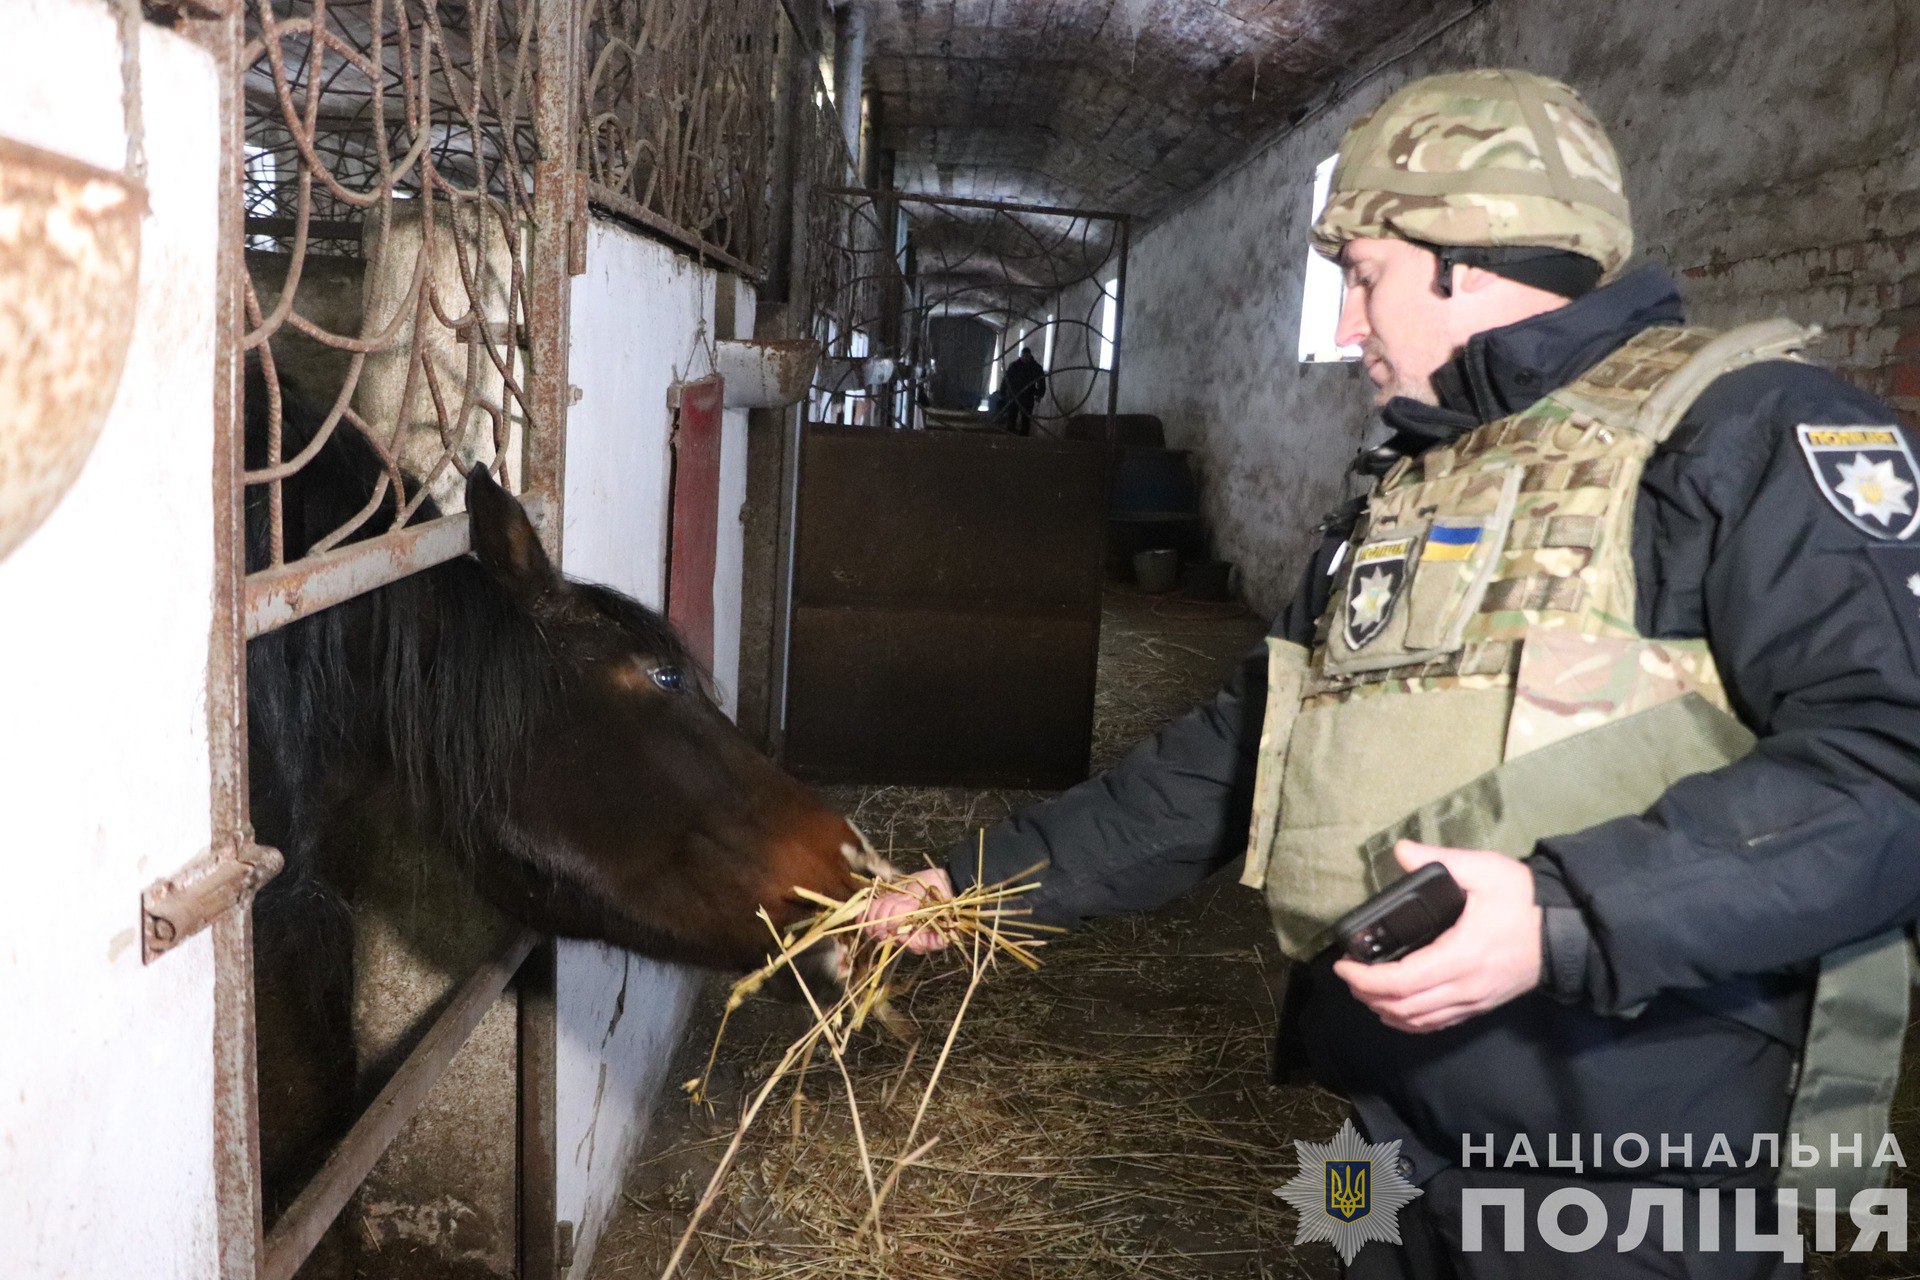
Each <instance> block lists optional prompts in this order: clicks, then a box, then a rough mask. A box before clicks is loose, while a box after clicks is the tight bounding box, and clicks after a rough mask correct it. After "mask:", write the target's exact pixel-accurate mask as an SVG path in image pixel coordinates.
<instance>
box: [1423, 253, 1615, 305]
mask: <svg viewBox="0 0 1920 1280" xmlns="http://www.w3.org/2000/svg"><path fill="white" fill-rule="evenodd" d="M1413 243H1414V244H1417V245H1419V246H1420V247H1421V248H1422V249H1425V250H1426V251H1427V252H1429V253H1431V254H1432V255H1433V256H1434V258H1435V260H1436V261H1437V262H1438V263H1439V264H1440V273H1439V275H1438V277H1437V278H1436V279H1435V280H1434V282H1433V288H1434V292H1436V293H1438V294H1439V295H1440V296H1441V297H1443V298H1451V297H1452V296H1453V269H1454V268H1455V267H1456V266H1465V267H1479V268H1480V269H1481V270H1482V271H1491V272H1492V273H1493V274H1495V275H1497V276H1503V277H1505V278H1506V279H1508V280H1512V281H1515V282H1516V283H1519V284H1524V285H1531V286H1532V287H1534V288H1536V289H1545V290H1546V291H1547V292H1548V293H1557V294H1559V295H1560V296H1561V297H1563V298H1578V297H1581V296H1582V295H1584V294H1588V293H1591V292H1593V288H1594V286H1595V285H1597V284H1599V283H1600V277H1601V275H1602V274H1604V272H1603V269H1602V267H1601V266H1600V263H1599V262H1598V261H1596V260H1595V259H1593V258H1589V257H1587V256H1586V255H1585V254H1584V253H1575V252H1573V251H1572V250H1571V249H1550V248H1545V247H1542V246H1537V245H1478V244H1430V243H1428V242H1427V241H1424V240H1415V241H1413Z"/></svg>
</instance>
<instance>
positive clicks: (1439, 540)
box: [1420, 524, 1485, 561]
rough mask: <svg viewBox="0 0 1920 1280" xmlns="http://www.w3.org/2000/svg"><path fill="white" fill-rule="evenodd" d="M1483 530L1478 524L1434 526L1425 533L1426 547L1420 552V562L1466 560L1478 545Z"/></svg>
mask: <svg viewBox="0 0 1920 1280" xmlns="http://www.w3.org/2000/svg"><path fill="white" fill-rule="evenodd" d="M1484 529H1485V526H1484V525H1480V524H1436V525H1434V526H1433V528H1431V529H1429V530H1428V531H1427V545H1426V547H1425V549H1424V550H1422V551H1421V552H1420V559H1421V560H1422V561H1428V560H1466V559H1469V558H1470V557H1471V556H1472V555H1473V549H1474V548H1475V547H1477V546H1479V545H1480V535H1481V533H1482V531H1483V530H1484Z"/></svg>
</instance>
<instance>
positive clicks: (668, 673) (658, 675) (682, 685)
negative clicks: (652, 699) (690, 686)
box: [647, 667, 687, 693]
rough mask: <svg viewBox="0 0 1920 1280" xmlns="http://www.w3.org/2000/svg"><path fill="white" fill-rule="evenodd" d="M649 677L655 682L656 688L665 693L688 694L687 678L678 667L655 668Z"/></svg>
mask: <svg viewBox="0 0 1920 1280" xmlns="http://www.w3.org/2000/svg"><path fill="white" fill-rule="evenodd" d="M647 675H648V676H649V677H650V678H651V679H652V680H653V683H654V687H655V688H657V689H659V690H661V691H662V692H664V693H684V692H686V688H687V677H686V676H685V675H684V674H683V673H682V672H681V670H680V668H678V667H655V668H654V669H653V670H651V671H649V672H647Z"/></svg>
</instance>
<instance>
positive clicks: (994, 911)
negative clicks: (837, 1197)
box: [660, 873, 1053, 1280]
mask: <svg viewBox="0 0 1920 1280" xmlns="http://www.w3.org/2000/svg"><path fill="white" fill-rule="evenodd" d="M1027 874H1029V873H1022V874H1021V875H1020V876H1016V877H1014V878H1013V879H1012V880H1009V881H1003V882H1001V883H998V884H991V885H979V884H976V885H974V886H973V887H972V888H969V889H967V890H965V891H963V892H961V893H958V894H955V895H954V896H953V897H951V898H934V897H932V896H930V895H929V893H928V891H927V888H926V886H925V885H924V884H922V883H921V882H920V881H917V880H867V881H864V882H862V883H861V885H860V887H859V889H857V890H856V891H855V892H854V893H853V894H852V895H851V896H850V897H848V898H847V899H846V900H845V901H838V900H836V899H833V898H829V897H825V896H824V895H821V894H817V893H812V892H809V891H808V890H806V889H800V888H796V889H795V892H796V893H797V894H798V895H799V896H800V897H802V898H804V899H805V900H807V901H809V902H812V903H814V904H815V905H817V906H818V907H820V908H821V910H820V912H819V913H818V914H817V915H814V916H811V917H809V918H807V919H806V920H804V921H801V922H800V923H799V924H797V925H795V926H793V927H792V928H790V929H788V930H787V931H786V932H785V933H782V932H781V931H780V930H779V929H777V928H776V927H775V926H774V923H773V920H772V918H771V917H769V916H768V915H767V913H766V912H765V911H764V910H763V911H762V912H761V913H760V918H761V920H762V921H763V922H764V923H765V924H766V926H767V931H768V933H769V934H770V935H771V937H772V941H773V945H774V948H775V949H774V951H773V952H772V954H771V955H770V957H769V958H768V960H767V962H766V963H765V964H763V965H762V966H760V968H758V969H756V970H754V971H753V972H752V973H750V974H748V975H747V976H746V977H744V978H742V979H740V980H739V981H738V982H736V983H734V985H733V990H732V991H731V992H729V993H728V995H727V1004H726V1010H725V1012H724V1013H723V1014H722V1016H721V1020H720V1027H719V1030H718V1031H717V1032H716V1033H715V1034H714V1041H713V1049H712V1051H711V1052H709V1053H708V1055H707V1064H706V1068H705V1070H703V1071H702V1072H701V1074H700V1075H698V1076H696V1077H695V1078H693V1079H692V1080H689V1081H687V1082H686V1084H685V1085H683V1086H682V1088H684V1089H685V1090H686V1092H687V1093H688V1095H689V1096H690V1097H691V1098H692V1100H693V1101H694V1102H696V1103H703V1104H704V1103H705V1102H706V1101H707V1096H708V1086H709V1083H710V1081H711V1078H712V1075H713V1069H714V1063H715V1061H716V1059H717V1057H718V1055H719V1052H720V1043H721V1041H722V1039H723V1038H724V1037H725V1036H726V1031H727V1021H728V1019H729V1018H731V1016H732V1014H733V1012H734V1010H736V1009H738V1008H739V1007H740V1006H741V1005H742V1004H743V1003H745V1001H746V999H747V997H748V996H750V995H752V994H754V993H755V992H757V991H759V990H760V989H761V988H762V987H763V986H765V985H766V983H767V981H768V980H769V979H771V978H773V977H774V976H775V975H776V974H778V973H779V972H780V971H781V970H783V969H785V970H787V971H788V973H789V974H791V976H792V978H793V980H794V981H795V983H796V984H797V985H798V987H799V990H800V994H801V996H802V998H803V999H804V1000H805V1001H806V1003H807V1007H808V1008H809V1009H810V1010H811V1011H812V1013H813V1024H812V1025H811V1026H810V1027H809V1028H808V1029H807V1030H806V1031H805V1032H804V1033H803V1034H801V1035H800V1036H799V1038H797V1039H796V1040H794V1042H793V1043H792V1044H790V1045H788V1046H787V1049H786V1052H785V1053H784V1054H783V1055H782V1056H781V1058H780V1061H779V1062H778V1063H777V1064H776V1065H775V1066H774V1068H773V1070H772V1071H771V1072H770V1073H769V1074H768V1076H767V1078H766V1080H765V1081H764V1082H763V1083H762V1084H761V1086H760V1088H759V1089H758V1091H756V1092H755V1094H754V1095H753V1098H752V1100H751V1101H750V1102H749V1103H748V1104H747V1107H746V1110H745V1111H744V1112H743V1113H742V1115H741V1117H740V1123H739V1124H738V1125H737V1126H736V1127H735V1129H734V1133H733V1138H732V1140H731V1141H730V1142H729V1143H728V1145H727V1149H726V1151H725V1152H724V1153H723V1154H722V1155H721V1157H720V1162H719V1164H718V1165H717V1166H716V1167H715V1168H714V1171H713V1176H712V1177H711V1178H710V1179H708V1181H707V1186H706V1190H705V1191H704V1192H703V1193H702V1194H701V1197H700V1201H699V1203H698V1204H697V1205H696V1206H695V1208H694V1211H693V1216H692V1217H691V1219H689V1221H688V1222H687V1225H686V1228H685V1230H684V1231H683V1232H682V1233H681V1236H680V1239H679V1242H678V1243H677V1244H676V1245H675V1246H674V1250H673V1254H672V1256H671V1257H669V1258H668V1259H667V1265H666V1269H665V1270H664V1271H662V1272H661V1276H660V1280H670V1277H672V1276H673V1274H674V1273H675V1271H677V1270H678V1269H679V1266H680V1263H681V1261H682V1260H683V1259H684V1258H685V1256H686V1253H687V1249H688V1247H689V1246H690V1245H691V1243H692V1241H693V1239H694V1236H695V1233H696V1232H697V1231H698V1229H699V1226H700V1222H701V1220H702V1219H703V1218H704V1217H705V1216H706V1214H707V1211H708V1210H709V1209H711V1208H712V1207H713V1204H714V1202H715V1201H716V1200H717V1199H718V1198H719V1194H720V1188H721V1186H722V1185H723V1184H724V1183H725V1181H726V1177H727V1174H728V1172H729V1171H730V1170H731V1169H732V1167H733V1162H734V1159H735V1157H736V1156H737V1155H738V1154H739V1151H740V1145H741V1143H742V1141H743V1140H744V1139H745V1137H746V1135H747V1131H748V1130H749V1129H751V1128H752V1127H753V1124H754V1121H755V1120H756V1119H758V1118H759V1115H760V1112H761V1110H762V1108H763V1107H764V1106H765V1105H766V1102H767V1100H768V1099H769V1098H770V1097H772V1096H773V1093H774V1090H775V1089H776V1088H778V1087H779V1085H780V1082H781V1081H782V1080H784V1079H786V1078H787V1077H788V1076H789V1075H791V1074H793V1073H794V1072H795V1071H796V1070H798V1072H799V1073H800V1074H801V1075H803V1076H804V1074H805V1072H806V1070H807V1068H808V1067H809V1066H811V1065H812V1062H813V1057H814V1054H815V1053H816V1052H817V1051H818V1049H819V1048H820V1046H821V1045H822V1044H824V1045H825V1046H826V1047H827V1052H828V1054H829V1055H830V1056H831V1057H832V1059H833V1062H834V1066H835V1067H836V1068H837V1069H838V1070H839V1073H840V1078H841V1081H842V1082H843V1083H844V1084H845V1086H846V1090H847V1105H848V1107H849V1109H850V1111H851V1117H850V1118H851V1119H852V1122H853V1132H854V1139H855V1142H856V1144H857V1146H858V1149H859V1153H860V1165H861V1172H862V1174H863V1175H864V1177H865V1179H866V1186H867V1197H868V1200H869V1202H870V1207H869V1209H868V1211H867V1216H866V1219H865V1221H863V1222H862V1223H861V1225H860V1228H859V1232H858V1233H857V1235H864V1234H865V1233H866V1232H867V1231H868V1230H871V1231H872V1232H873V1239H874V1248H875V1249H876V1250H879V1249H881V1248H883V1247H884V1241H883V1236H882V1231H881V1225H880V1210H881V1208H882V1206H883V1205H884V1204H885V1203H886V1200H887V1197H888V1195H889V1194H891V1192H892V1191H893V1188H894V1187H895V1185H896V1184H897V1183H898V1182H899V1179H900V1175H901V1174H902V1173H903V1172H904V1171H905V1170H906V1169H907V1168H908V1167H909V1166H910V1165H912V1164H913V1163H914V1162H915V1161H917V1160H919V1159H920V1158H921V1157H923V1156H925V1155H926V1153H927V1152H928V1151H930V1150H932V1149H933V1147H934V1145H935V1144H936V1143H937V1142H938V1141H939V1139H938V1138H933V1139H929V1140H928V1141H926V1142H923V1143H921V1144H920V1145H918V1146H915V1145H914V1140H915V1139H916V1138H917V1137H918V1136H919V1132H920V1124H921V1121H922V1120H924V1119H925V1117H926V1113H927V1104H928V1103H929V1102H931V1101H932V1099H933V1091H934V1088H935V1087H936V1086H937V1085H938V1084H939V1082H940V1074H941V1072H942V1070H944V1069H945V1067H946V1063H947V1059H948V1056H949V1055H950V1054H951V1053H952V1051H953V1046H954V1042H955V1040H957V1039H958V1037H959V1034H960V1024H961V1023H962V1022H963V1021H964V1020H965V1018H966V1015H967V1008H968V1006H969V1005H970V1004H971V1003H972V1000H973V995H974V992H975V991H976V990H978V988H979V986H980V982H981V980H982V979H983V978H984V977H985V976H986V975H987V973H988V972H989V971H990V970H992V969H993V968H994V967H995V966H996V965H997V964H998V963H999V961H1000V958H1001V957H1002V956H1005V957H1008V958H1009V959H1012V960H1013V961H1015V962H1016V963H1018V964H1020V965H1022V966H1024V967H1026V968H1028V969H1037V968H1039V967H1040V962H1039V960H1038V959H1037V958H1036V957H1035V956H1034V954H1033V952H1034V949H1035V948H1037V947H1040V946H1042V945H1044V940H1043V939H1041V938H1039V937H1036V936H1035V935H1036V934H1039V933H1042V932H1052V931H1053V930H1051V929H1050V928H1049V927H1048V926H1044V925H1036V924H1033V923H1031V922H1030V921H1026V920H1024V919H1021V918H1020V916H1021V915H1022V914H1023V913H1021V912H1020V911H1019V909H1018V908H1017V907H1015V908H1010V907H1009V905H1008V904H1009V903H1011V902H1013V901H1015V900H1017V899H1018V898H1019V896H1020V895H1022V894H1025V893H1030V892H1031V891H1032V890H1033V889H1035V888H1036V887H1037V886H1036V885H1035V884H1033V883H1030V882H1029V883H1019V881H1021V880H1023V879H1024V878H1025V876H1026V875H1027ZM892 894H906V895H909V896H911V897H914V898H916V899H918V901H919V903H920V905H919V906H917V907H915V908H913V909H911V910H909V911H905V912H902V913H900V914H899V915H897V916H895V917H894V918H893V920H892V924H893V926H894V928H893V931H892V933H891V934H889V935H888V936H885V937H881V938H875V937H873V936H871V935H870V934H868V933H867V932H866V926H865V924H863V922H862V917H863V916H864V915H865V913H866V910H867V908H868V906H869V905H871V904H872V903H873V902H874V900H875V899H877V898H881V897H885V896H888V895H892ZM922 930H926V931H931V932H933V933H934V934H936V935H938V936H939V937H940V938H941V939H942V940H943V941H944V942H945V943H946V946H945V948H944V949H942V950H941V951H939V952H938V953H936V954H937V955H939V956H942V957H954V958H957V959H958V960H960V962H961V963H962V964H964V965H965V966H966V968H967V969H968V970H969V971H970V972H969V977H968V982H967V988H966V992H965V994H964V995H963V996H962V997H961V1000H960V1006H959V1009H958V1010H957V1011H956V1013H955V1014H954V1018H953V1024H952V1025H951V1026H950V1027H948V1029H947V1035H946V1040H945V1042H944V1043H943V1044H942V1045H941V1048H940V1056H939V1059H938V1060H937V1061H936V1062H935V1064H934V1067H933V1071H932V1073H931V1074H930V1075H929V1077H928V1079H927V1085H926V1088H925V1089H924V1090H923V1091H922V1093H921V1097H920V1103H919V1106H918V1108H917V1109H916V1110H915V1112H914V1117H913V1124H912V1126H911V1128H910V1129H909V1130H908V1132H907V1137H906V1141H905V1142H903V1143H902V1144H901V1145H902V1147H903V1149H904V1150H903V1152H902V1154H900V1155H897V1156H895V1157H893V1159H892V1161H891V1164H890V1167H889V1168H888V1170H887V1172H886V1174H885V1175H884V1177H882V1176H879V1175H878V1173H877V1170H876V1168H875V1161H874V1156H873V1152H872V1150H871V1149H870V1147H869V1146H868V1144H867V1138H866V1129H865V1127H864V1126H863V1125H862V1123H861V1119H860V1107H859V1103H858V1101H857V1099H856V1098H855V1096H854V1087H853V1080H852V1077H851V1076H850V1075H849V1074H848V1071H847V1063H846V1053H847V1048H848V1045H849V1042H850V1037H851V1036H852V1034H853V1033H854V1032H856V1031H858V1030H860V1028H862V1027H863V1026H865V1025H866V1022H867V1020H868V1018H870V1017H871V1018H872V1019H874V1020H875V1021H876V1022H878V1023H880V1024H881V1025H882V1026H883V1027H885V1028H887V1029H888V1030H889V1031H890V1032H892V1033H894V1034H896V1035H899V1036H901V1037H902V1038H903V1039H911V1035H912V1033H911V1031H910V1030H909V1029H908V1028H907V1027H906V1026H905V1025H904V1023H903V1020H901V1019H900V1018H898V1017H897V1015H895V1014H894V1013H893V1012H892V1010H891V1006H890V1003H889V997H890V995H891V993H892V990H893V979H894V971H895V970H896V968H897V967H898V966H899V963H900V961H901V959H902V958H903V957H905V956H906V955H908V954H909V952H908V950H907V948H906V945H905V941H904V940H905V939H906V938H908V937H910V936H912V935H913V934H915V933H917V932H920V931H922ZM835 943H838V944H839V945H840V946H841V947H842V948H843V954H844V961H843V964H842V966H841V969H842V973H843V975H844V976H843V981H842V983H841V986H840V989H839V991H838V993H837V995H835V996H834V998H832V999H830V1000H827V1001H825V1002H823V1000H822V997H821V993H818V992H816V991H814V989H813V988H812V987H811V986H810V985H809V984H808V982H807V977H806V974H805V971H804V970H803V968H802V967H801V966H800V965H799V964H798V963H796V961H798V960H799V958H800V957H802V956H804V955H807V954H808V953H810V952H812V951H814V950H815V949H816V948H822V947H828V946H832V945H833V944H835ZM828 994H832V993H828ZM909 1061H911V1056H910V1057H909ZM795 1123H796V1124H798V1112H797V1111H796V1112H795Z"/></svg>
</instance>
